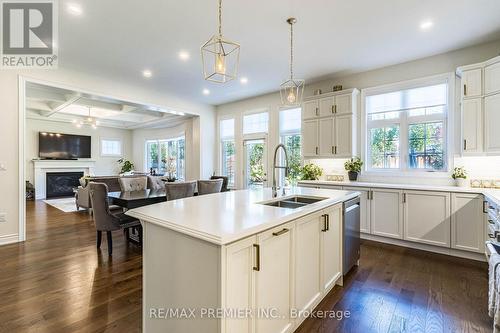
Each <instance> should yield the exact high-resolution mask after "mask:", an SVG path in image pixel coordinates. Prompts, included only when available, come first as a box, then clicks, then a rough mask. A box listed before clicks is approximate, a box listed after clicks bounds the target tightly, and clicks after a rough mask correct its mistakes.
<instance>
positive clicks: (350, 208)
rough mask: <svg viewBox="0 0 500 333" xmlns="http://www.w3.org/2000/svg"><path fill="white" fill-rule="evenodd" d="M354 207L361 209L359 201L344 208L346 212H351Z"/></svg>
mask: <svg viewBox="0 0 500 333" xmlns="http://www.w3.org/2000/svg"><path fill="white" fill-rule="evenodd" d="M354 209H359V203H357V204H354V205H352V206H349V207H347V208H346V209H345V210H344V213H349V212H350V211H351V210H354Z"/></svg>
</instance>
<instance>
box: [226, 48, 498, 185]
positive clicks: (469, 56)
mask: <svg viewBox="0 0 500 333" xmlns="http://www.w3.org/2000/svg"><path fill="white" fill-rule="evenodd" d="M499 54H500V40H497V41H494V42H490V43H484V44H479V45H475V46H471V47H467V48H463V49H459V50H455V51H451V52H448V53H444V54H439V55H435V56H431V57H427V58H423V59H419V60H415V61H410V62H406V63H402V64H397V65H393V66H389V67H384V68H380V69H375V70H370V71H366V72H361V73H356V74H351V75H347V76H331V77H328V78H326V79H324V80H321V81H318V82H312V83H309V84H307V82H306V87H305V91H304V95H305V96H311V95H313V92H314V90H316V89H321V90H322V91H323V92H327V91H331V90H332V87H333V86H334V85H337V84H341V85H343V87H344V89H348V88H358V89H364V88H369V87H375V86H379V85H384V84H389V83H395V82H400V81H406V80H411V79H416V78H421V77H426V76H432V75H437V74H443V73H451V72H455V70H456V68H457V67H459V66H461V65H467V64H472V63H476V62H482V61H484V60H487V59H490V58H493V57H495V56H497V55H499ZM367 56H369V55H367ZM457 89H458V87H457ZM458 101H459V93H457V94H456V103H455V106H456V108H455V110H452V112H453V115H454V117H453V118H454V123H453V125H454V126H453V127H454V128H455V130H454V133H453V134H454V142H453V151H452V153H453V154H454V155H455V156H456V158H455V159H456V161H455V164H456V165H464V166H466V167H467V168H468V170H469V173H470V174H471V175H478V176H482V175H485V174H488V175H489V176H488V177H496V178H499V179H500V164H498V162H499V161H500V159H498V158H494V157H483V158H479V157H467V158H459V157H458V156H457V154H458V153H459V147H460V146H459V142H460V116H459V115H460V109H459V103H458ZM280 104H281V101H280V96H279V92H275V93H271V94H266V95H262V96H257V97H253V98H248V99H245V100H241V101H236V102H232V103H227V104H223V105H219V106H217V107H216V110H217V116H218V117H219V118H220V117H227V116H228V115H237V117H240V116H241V114H242V113H244V112H247V111H249V110H255V109H268V110H269V111H270V112H271V120H272V119H274V123H271V124H270V128H271V129H273V130H272V131H271V132H270V133H269V138H270V139H269V146H270V147H274V146H275V145H276V144H277V143H278V140H279V138H278V136H277V135H275V134H274V132H276V131H277V116H276V115H274V116H273V114H277V113H278V111H279V109H280ZM358 119H359V123H358V140H357V141H358V149H357V150H358V151H361V137H360V131H359V128H361V127H360V124H361V117H358ZM455 147H456V148H455ZM270 150H271V149H270ZM269 155H270V154H268V157H269ZM237 157H239V158H240V159H241V157H240V156H237ZM484 159H486V161H487V164H488V165H496V166H498V168H495V167H491V168H489V170H488V171H487V172H485V170H484V162H485V161H484ZM268 161H269V159H268ZM314 162H316V163H318V164H320V165H321V166H322V167H323V168H324V169H325V173H342V172H343V162H344V160H333V159H329V160H314ZM496 170H498V171H496ZM239 174H241V173H239ZM240 178H241V177H240ZM364 180H371V181H394V182H412V181H415V182H420V183H421V182H422V180H421V179H419V178H416V179H415V177H408V176H407V177H399V178H395V177H392V176H391V177H370V178H364ZM425 181H426V182H429V183H440V184H448V183H450V180H449V177H448V176H444V177H436V175H435V174H434V175H431V174H429V175H428V177H426V180H425Z"/></svg>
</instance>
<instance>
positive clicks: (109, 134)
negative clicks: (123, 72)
mask: <svg viewBox="0 0 500 333" xmlns="http://www.w3.org/2000/svg"><path fill="white" fill-rule="evenodd" d="M39 132H53V133H64V134H76V135H89V136H91V137H92V146H91V149H92V157H91V158H90V159H91V160H93V161H95V174H96V175H97V176H105V175H115V174H118V173H119V171H120V167H119V165H118V163H117V162H116V161H117V160H118V159H119V157H109V156H101V150H100V149H101V147H100V143H101V138H111V139H120V140H121V141H122V154H123V158H125V159H132V131H131V130H125V129H119V128H110V127H102V126H99V127H97V129H95V130H94V129H92V128H89V127H82V128H77V127H76V126H74V125H73V124H69V123H64V122H57V121H50V120H38V119H27V120H26V132H25V134H26V135H25V138H26V141H25V145H26V150H25V160H26V161H25V169H26V180H28V181H30V182H32V183H33V163H31V160H32V159H33V158H38V133H39Z"/></svg>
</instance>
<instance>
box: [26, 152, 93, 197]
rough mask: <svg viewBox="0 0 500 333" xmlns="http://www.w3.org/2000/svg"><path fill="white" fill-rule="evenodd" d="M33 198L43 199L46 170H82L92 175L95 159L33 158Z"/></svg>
mask: <svg viewBox="0 0 500 333" xmlns="http://www.w3.org/2000/svg"><path fill="white" fill-rule="evenodd" d="M32 162H33V167H34V169H35V172H34V182H35V184H34V185H35V198H36V199H37V200H38V199H45V194H46V176H47V172H83V173H84V174H86V175H93V174H94V168H95V161H93V160H39V159H33V160H32Z"/></svg>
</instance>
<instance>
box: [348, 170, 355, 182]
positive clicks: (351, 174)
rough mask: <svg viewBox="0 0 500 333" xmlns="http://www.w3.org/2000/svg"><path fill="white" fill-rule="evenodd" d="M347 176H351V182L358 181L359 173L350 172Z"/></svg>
mask: <svg viewBox="0 0 500 333" xmlns="http://www.w3.org/2000/svg"><path fill="white" fill-rule="evenodd" d="M347 175H348V176H349V180H353V181H355V180H358V173H357V172H356V171H349V172H347Z"/></svg>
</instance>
